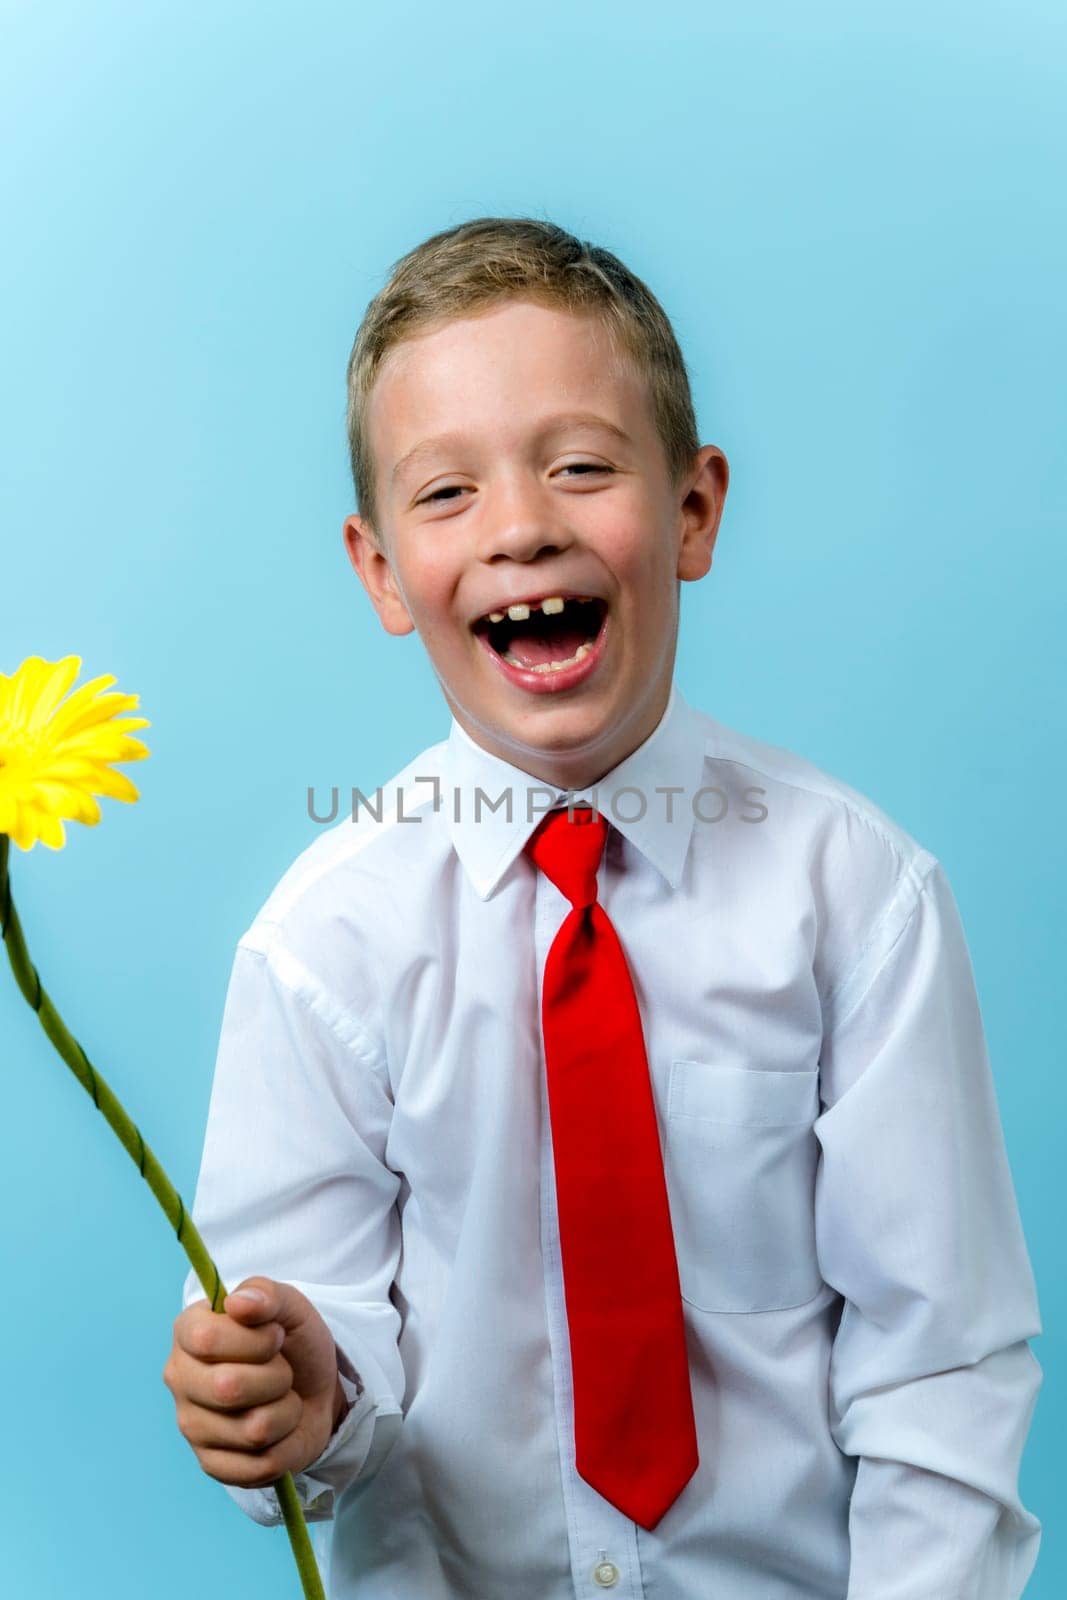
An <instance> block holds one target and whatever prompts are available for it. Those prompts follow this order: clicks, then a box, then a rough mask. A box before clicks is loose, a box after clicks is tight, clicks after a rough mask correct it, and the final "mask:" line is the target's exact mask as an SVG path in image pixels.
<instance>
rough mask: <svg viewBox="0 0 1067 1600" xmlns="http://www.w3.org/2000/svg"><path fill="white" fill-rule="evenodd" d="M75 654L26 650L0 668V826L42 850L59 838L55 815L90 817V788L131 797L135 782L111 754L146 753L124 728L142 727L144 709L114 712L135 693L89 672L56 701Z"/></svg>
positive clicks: (93, 808)
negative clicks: (18, 660) (8, 670)
mask: <svg viewBox="0 0 1067 1600" xmlns="http://www.w3.org/2000/svg"><path fill="white" fill-rule="evenodd" d="M80 668H81V657H80V656H64V657H63V659H62V660H61V661H44V660H42V659H41V657H40V656H27V657H26V659H25V661H24V662H23V663H22V665H21V666H20V667H19V668H18V669H17V670H16V671H15V672H14V673H13V674H12V676H11V677H7V676H5V674H4V673H2V672H0V833H6V834H10V836H11V838H12V839H14V841H15V843H16V844H17V845H18V847H19V849H20V850H29V849H30V848H31V847H32V846H33V845H34V844H35V843H36V841H37V840H38V839H40V841H41V843H42V844H46V845H48V847H49V849H50V850H59V849H61V848H62V846H63V845H64V844H65V843H66V838H65V835H64V832H63V824H62V822H61V821H60V818H61V817H69V818H71V819H73V820H74V821H75V822H88V823H97V822H99V821H100V807H99V806H98V805H97V803H96V801H95V800H94V799H93V796H94V794H108V795H111V796H113V798H114V799H116V800H136V799H137V798H138V793H137V790H136V789H135V788H134V786H133V784H132V783H131V782H130V780H129V778H127V777H126V775H125V773H122V772H114V771H112V769H111V763H112V762H115V761H138V760H140V759H141V757H142V756H146V755H148V753H149V752H148V750H147V749H146V747H145V746H144V745H143V744H142V743H141V741H140V739H133V738H130V736H129V734H130V729H131V728H147V727H149V726H150V724H149V722H148V721H147V720H146V719H145V718H144V717H119V716H118V713H119V712H120V711H129V710H130V709H132V707H134V706H136V705H137V703H138V696H137V695H135V694H119V693H117V692H116V693H113V694H105V693H104V690H105V689H107V688H109V686H110V685H111V684H113V683H114V682H115V679H114V677H110V676H108V675H107V674H104V675H103V676H102V677H99V678H91V679H90V680H89V681H88V682H87V683H83V684H82V685H81V686H80V688H78V689H76V690H75V692H74V693H73V694H72V695H71V696H70V698H69V699H68V700H66V701H65V702H64V703H63V704H62V705H60V701H61V700H62V699H63V696H64V695H65V694H66V692H67V690H68V689H69V688H70V686H71V684H72V683H73V682H74V680H75V678H76V677H77V676H78V672H79V670H80Z"/></svg>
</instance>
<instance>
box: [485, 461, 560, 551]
mask: <svg viewBox="0 0 1067 1600" xmlns="http://www.w3.org/2000/svg"><path fill="white" fill-rule="evenodd" d="M487 500H488V502H489V503H488V504H487V505H486V506H485V509H484V514H483V517H482V529H481V534H480V540H479V545H480V548H479V552H478V553H479V555H480V556H481V558H482V560H483V561H491V560H492V559H493V558H494V557H495V556H508V557H510V558H511V560H513V561H532V560H533V559H534V558H535V557H536V556H539V555H542V554H551V553H552V552H553V551H556V550H564V549H566V548H567V546H568V545H569V544H570V543H571V542H572V539H573V535H572V534H571V533H570V532H569V531H568V529H567V525H566V521H565V520H564V519H563V518H562V517H561V516H560V513H559V508H558V506H553V504H552V497H551V495H550V494H548V493H547V492H545V491H544V490H542V489H539V488H538V486H537V485H532V484H530V483H529V482H528V481H527V482H525V483H517V482H516V483H511V484H507V485H503V484H502V485H499V486H498V487H497V488H496V490H495V491H490V493H489V494H488V495H487Z"/></svg>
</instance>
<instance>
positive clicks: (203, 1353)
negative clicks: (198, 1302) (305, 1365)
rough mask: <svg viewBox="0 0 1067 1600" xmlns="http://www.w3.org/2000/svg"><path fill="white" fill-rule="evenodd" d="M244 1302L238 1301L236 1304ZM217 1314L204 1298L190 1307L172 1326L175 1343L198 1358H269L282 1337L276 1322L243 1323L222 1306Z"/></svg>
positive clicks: (257, 1359) (264, 1359)
mask: <svg viewBox="0 0 1067 1600" xmlns="http://www.w3.org/2000/svg"><path fill="white" fill-rule="evenodd" d="M245 1303H246V1302H244V1301H241V1300H237V1301H235V1302H234V1304H235V1305H236V1306H241V1305H243V1304H245ZM225 1310H226V1314H225V1315H223V1316H220V1315H219V1314H218V1312H216V1311H212V1310H211V1309H210V1307H209V1306H208V1304H207V1302H206V1301H205V1302H204V1304H203V1305H202V1306H189V1307H188V1308H187V1309H186V1311H185V1312H183V1314H182V1316H181V1317H180V1318H179V1319H178V1321H177V1323H176V1325H175V1334H176V1340H177V1344H178V1346H179V1347H180V1348H181V1349H182V1350H184V1351H185V1352H186V1354H187V1355H191V1356H195V1358H196V1359H197V1361H210V1362H215V1361H270V1360H271V1358H272V1357H273V1356H274V1355H275V1354H276V1352H277V1351H278V1350H279V1349H280V1348H281V1344H282V1340H283V1339H284V1337H285V1332H284V1329H283V1328H282V1327H281V1326H280V1324H279V1323H277V1322H273V1321H269V1322H263V1323H260V1324H257V1325H252V1324H242V1322H241V1321H239V1320H238V1318H237V1317H235V1316H234V1315H233V1313H232V1312H230V1311H229V1308H228V1305H227V1307H226V1308H225Z"/></svg>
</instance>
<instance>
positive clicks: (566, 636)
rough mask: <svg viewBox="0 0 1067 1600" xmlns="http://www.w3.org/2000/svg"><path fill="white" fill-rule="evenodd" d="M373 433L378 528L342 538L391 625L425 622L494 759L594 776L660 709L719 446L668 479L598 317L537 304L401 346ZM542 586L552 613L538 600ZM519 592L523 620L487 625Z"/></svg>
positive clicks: (499, 311) (719, 481)
mask: <svg viewBox="0 0 1067 1600" xmlns="http://www.w3.org/2000/svg"><path fill="white" fill-rule="evenodd" d="M368 427H369V442H370V448H371V450H372V451H373V459H374V463H375V472H376V482H377V485H378V519H379V527H378V529H377V537H376V536H375V532H374V531H373V530H371V528H370V526H369V524H367V523H366V522H365V521H364V520H363V519H362V518H361V517H358V516H353V517H349V518H348V519H347V521H346V523H345V541H346V545H347V548H348V552H349V557H350V559H351V561H352V564H353V566H354V567H355V569H356V571H357V572H358V574H359V576H360V579H361V580H362V582H363V584H364V586H365V588H366V589H367V592H368V594H369V595H370V598H371V601H372V602H373V604H374V607H375V610H376V611H377V613H378V616H379V618H380V619H381V622H382V624H383V626H384V627H385V628H386V629H387V630H388V631H389V632H390V633H396V634H403V633H410V632H411V630H412V629H413V628H415V629H417V630H418V633H419V635H420V637H421V639H422V642H423V644H424V645H425V647H426V650H427V652H428V653H429V656H430V660H431V663H432V665H433V668H434V671H435V672H436V674H437V677H438V679H439V681H440V683H441V688H442V690H443V692H444V695H445V698H446V700H447V701H448V704H449V706H450V708H451V710H452V713H453V715H454V716H455V717H456V719H457V721H459V722H460V723H461V725H462V726H463V727H464V728H465V729H466V731H467V732H468V733H469V734H470V735H471V737H472V738H473V739H474V740H476V741H477V742H478V743H479V744H481V745H482V746H484V747H485V748H486V749H487V750H489V751H491V752H492V753H493V754H495V755H498V756H500V757H502V758H503V759H504V760H506V761H509V762H511V763H512V765H514V766H517V767H519V768H521V769H522V770H523V771H526V772H529V773H531V774H533V775H534V776H537V777H541V778H544V779H545V780H546V781H547V782H550V783H553V784H556V785H559V786H562V787H570V788H575V789H578V788H584V787H585V786H586V785H588V784H591V783H594V782H596V781H597V779H599V778H600V777H602V776H603V775H604V774H605V773H606V772H608V771H609V770H610V769H611V768H612V767H614V766H616V765H617V764H618V763H619V762H620V761H621V760H623V759H624V757H625V756H627V755H629V754H630V752H631V751H633V750H634V749H636V748H637V746H638V745H639V744H641V743H642V742H643V741H644V740H645V739H646V738H647V737H648V735H649V734H650V733H651V732H652V730H653V729H654V728H655V726H656V724H657V722H658V721H659V720H660V717H661V716H662V715H663V711H664V709H665V707H666V704H667V698H668V695H669V693H670V685H671V676H672V672H673V668H674V656H675V647H676V642H677V633H678V600H679V582H678V580H679V579H695V578H700V577H703V576H704V574H705V573H706V572H707V571H708V569H709V567H710V566H711V558H712V550H713V547H714V543H715V536H716V533H717V531H718V525H719V519H720V516H721V514H722V505H723V500H724V497H725V494H726V488H727V483H728V478H729V474H728V468H727V464H726V459H725V457H724V456H723V454H722V452H721V451H720V450H718V449H716V447H715V446H714V445H705V446H704V447H703V449H701V450H700V452H699V453H698V455H697V456H696V457H695V458H694V461H693V465H692V468H691V470H690V472H689V474H688V475H687V477H686V479H685V481H684V482H683V483H682V484H680V485H679V486H678V487H677V488H672V487H671V484H670V481H669V476H668V469H667V462H666V457H665V454H664V451H663V446H662V444H661V442H660V438H659V435H658V433H657V432H656V429H655V426H654V424H653V420H652V416H651V409H650V404H649V401H648V397H647V391H646V388H645V385H644V383H643V381H642V380H641V378H640V377H639V376H638V374H637V373H636V372H635V371H634V370H632V367H631V364H630V363H629V362H624V361H618V362H617V361H616V360H615V359H614V356H613V353H612V350H611V346H610V343H609V339H608V334H607V331H606V330H605V329H604V327H603V325H602V324H601V323H600V322H599V321H598V320H597V319H595V318H592V317H588V316H579V315H575V314H572V313H570V312H566V311H560V310H557V309H555V308H551V309H550V308H548V307H546V306H543V305H540V304H537V303H534V302H532V301H529V300H511V301H508V302H506V303H505V304H503V305H500V306H496V307H494V308H493V309H491V310H489V311H487V312H484V313H481V314H479V315H477V316H472V317H464V318H461V319H457V320H454V321H449V322H445V323H440V324H436V325H435V326H434V327H433V329H431V330H430V331H428V332H423V333H421V334H419V335H416V336H414V337H412V338H409V339H406V340H404V341H403V342H402V343H401V344H399V345H397V346H395V347H394V348H393V349H392V350H391V351H390V352H389V354H388V356H387V357H386V359H385V361H384V362H383V363H382V366H381V368H380V369H379V374H378V377H377V380H376V382H375V385H374V389H373V392H372V394H371V397H370V404H369V406H368ZM553 597H563V598H564V599H565V601H566V603H565V604H564V606H563V609H562V611H559V610H558V608H557V607H555V606H550V608H549V611H548V613H545V612H542V611H541V610H540V606H539V602H540V601H541V600H543V599H546V598H553ZM566 597H575V598H572V599H570V600H567V598H566ZM576 597H591V598H592V600H593V601H594V602H595V604H581V603H579V601H578V600H577V598H576ZM534 602H537V603H538V604H534ZM516 603H519V604H521V603H528V604H530V616H529V618H526V619H524V618H523V617H522V615H521V612H520V613H519V616H518V618H517V619H516V620H512V618H511V617H510V616H507V615H506V620H505V621H504V622H502V623H496V624H492V623H490V622H489V620H488V618H489V614H490V613H494V612H504V613H505V614H507V612H508V607H509V606H511V605H514V604H516ZM590 646H591V648H590ZM501 652H506V653H507V657H508V659H505V658H504V655H503V654H502V653H501ZM574 657H577V659H576V660H574V659H573V658H574ZM562 658H566V659H568V660H571V661H572V664H571V665H568V666H565V667H562V668H554V667H552V666H547V667H546V666H545V663H546V662H551V661H552V660H554V659H562ZM539 667H540V669H541V670H538V668H539Z"/></svg>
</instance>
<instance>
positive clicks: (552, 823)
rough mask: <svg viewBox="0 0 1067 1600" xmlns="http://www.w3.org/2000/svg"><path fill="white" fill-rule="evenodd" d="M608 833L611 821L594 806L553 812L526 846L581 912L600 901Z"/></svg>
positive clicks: (559, 888) (547, 875) (529, 853)
mask: <svg viewBox="0 0 1067 1600" xmlns="http://www.w3.org/2000/svg"><path fill="white" fill-rule="evenodd" d="M607 834H608V823H607V818H606V817H603V816H601V814H600V812H599V811H594V810H593V808H592V807H591V806H587V805H580V806H575V807H574V808H573V810H572V811H571V812H568V811H567V810H566V809H565V808H563V809H558V810H556V811H550V812H549V813H548V815H547V816H546V817H545V818H543V820H542V821H541V822H539V823H538V825H537V827H536V829H535V830H534V832H533V834H532V835H531V836H530V839H529V840H528V842H527V844H526V854H527V855H528V856H529V857H530V859H531V860H532V861H533V863H534V865H535V866H536V867H539V868H540V870H541V871H542V872H543V873H544V875H545V877H546V878H551V880H552V882H553V883H554V884H555V885H556V888H557V889H558V890H559V891H560V893H561V894H564V895H566V897H567V899H568V900H569V901H570V903H571V905H572V906H574V907H575V908H576V909H578V910H581V908H582V907H583V906H591V905H592V904H593V902H594V901H595V900H596V895H597V887H596V875H597V868H598V867H599V866H600V858H601V856H602V855H603V853H604V840H605V839H606V838H607Z"/></svg>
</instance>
